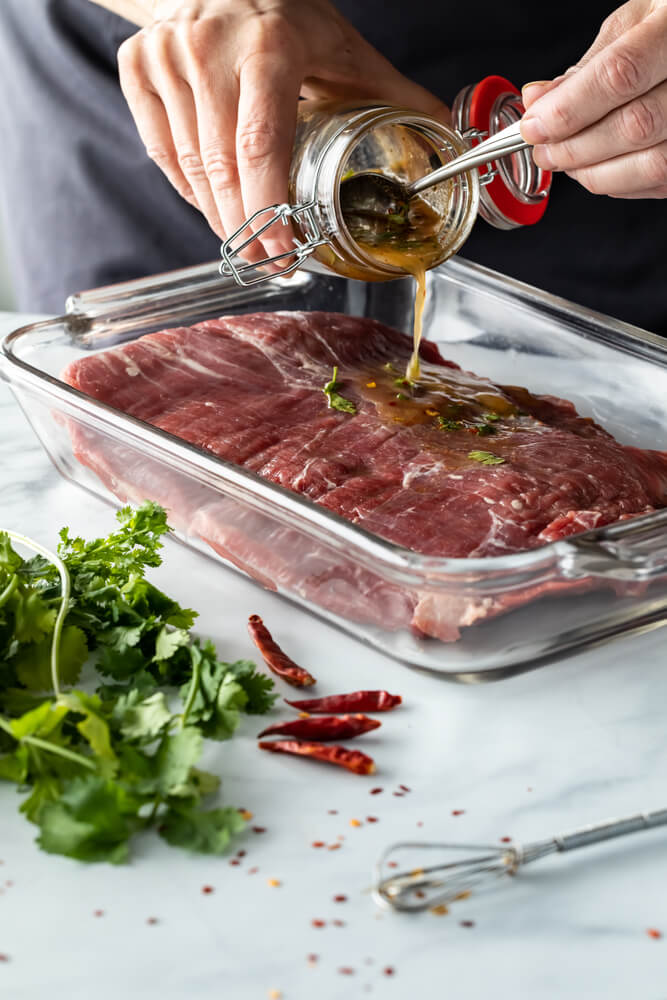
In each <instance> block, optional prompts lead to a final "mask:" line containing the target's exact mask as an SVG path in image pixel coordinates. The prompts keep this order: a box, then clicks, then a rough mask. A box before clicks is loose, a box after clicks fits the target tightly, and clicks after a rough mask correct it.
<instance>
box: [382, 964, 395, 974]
mask: <svg viewBox="0 0 667 1000" xmlns="http://www.w3.org/2000/svg"><path fill="white" fill-rule="evenodd" d="M382 971H383V973H384V974H385V976H393V975H394V974H395V972H396V969H395V968H394V967H393V965H387V966H386V967H385V968H384V969H383V970H382Z"/></svg>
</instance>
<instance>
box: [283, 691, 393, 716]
mask: <svg viewBox="0 0 667 1000" xmlns="http://www.w3.org/2000/svg"><path fill="white" fill-rule="evenodd" d="M285 701H286V702H287V704H288V705H291V706H292V708H297V709H299V710H300V711H302V712H309V713H310V714H315V715H341V714H342V713H345V712H388V711H389V710H390V709H392V708H396V706H397V705H400V704H401V702H402V701H403V699H402V698H401V696H400V694H389V692H388V691H351V692H350V693H349V694H331V695H328V697H326V698H306V699H304V700H301V701H290V700H289V698H285Z"/></svg>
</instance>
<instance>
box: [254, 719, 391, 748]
mask: <svg viewBox="0 0 667 1000" xmlns="http://www.w3.org/2000/svg"><path fill="white" fill-rule="evenodd" d="M381 725H382V723H381V722H380V721H379V720H378V719H370V718H369V717H368V716H367V715H362V714H361V713H357V714H356V715H341V716H340V717H338V716H336V715H327V716H323V717H321V718H319V719H318V718H313V717H312V716H311V715H308V717H307V718H305V719H288V721H287V722H275V723H274V724H273V725H272V726H267V727H266V729H263V730H262V732H261V733H260V734H259V736H258V737H257V738H258V739H261V738H262V736H294V737H296V739H299V740H319V741H320V743H331V742H334V741H335V740H351V739H354V737H355V736H361V735H362V733H369V732H371V730H373V729H378V728H379V727H380V726H381Z"/></svg>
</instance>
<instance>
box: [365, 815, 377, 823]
mask: <svg viewBox="0 0 667 1000" xmlns="http://www.w3.org/2000/svg"><path fill="white" fill-rule="evenodd" d="M366 822H367V823H379V822H380V821H379V819H378V818H377V816H367V817H366Z"/></svg>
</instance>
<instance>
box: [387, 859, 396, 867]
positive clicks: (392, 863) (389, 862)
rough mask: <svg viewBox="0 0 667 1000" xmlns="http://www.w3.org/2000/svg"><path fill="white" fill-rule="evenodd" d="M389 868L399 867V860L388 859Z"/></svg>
mask: <svg viewBox="0 0 667 1000" xmlns="http://www.w3.org/2000/svg"><path fill="white" fill-rule="evenodd" d="M387 868H398V861H388V862H387Z"/></svg>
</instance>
